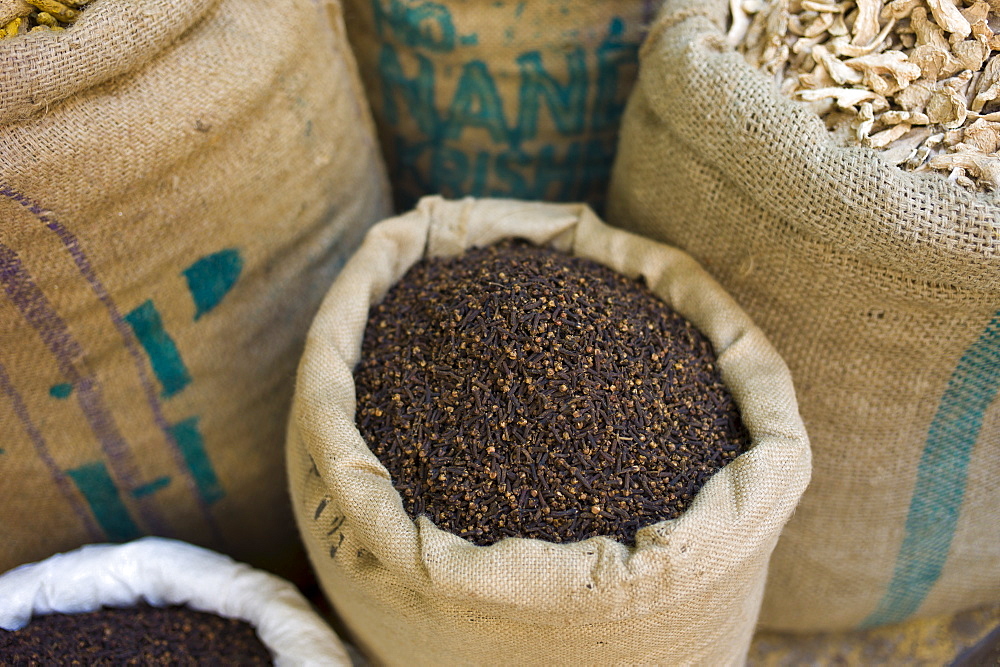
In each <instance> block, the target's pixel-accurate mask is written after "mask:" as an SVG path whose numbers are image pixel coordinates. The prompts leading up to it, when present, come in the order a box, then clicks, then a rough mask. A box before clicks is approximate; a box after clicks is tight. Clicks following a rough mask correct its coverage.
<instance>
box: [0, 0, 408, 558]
mask: <svg viewBox="0 0 1000 667" xmlns="http://www.w3.org/2000/svg"><path fill="white" fill-rule="evenodd" d="M262 26H266V28H263V27H262ZM343 33H344V27H343V24H342V19H341V17H340V15H339V5H337V4H336V3H333V2H311V1H309V0H279V1H277V2H271V1H267V0H250V1H249V2H243V1H240V2H234V1H230V0H211V1H209V0H197V1H196V0H165V1H163V2H138V1H134V0H95V1H94V2H93V3H91V4H89V5H87V7H86V8H85V9H84V10H83V11H82V13H81V17H80V19H79V21H77V22H76V23H75V24H74V25H73V26H71V27H70V28H68V29H67V30H66V31H64V32H33V33H30V34H27V35H22V36H19V37H17V38H12V39H6V40H0V265H2V268H0V285H2V287H3V288H4V291H3V292H0V425H2V428H0V466H2V469H3V470H2V478H3V479H2V481H0V517H2V518H0V534H2V535H3V540H2V544H0V571H2V570H6V569H8V568H10V567H13V566H15V565H18V564H20V563H24V562H27V561H33V560H39V559H41V558H45V557H48V556H50V555H51V554H53V553H55V552H56V551H64V550H67V549H71V548H74V547H76V546H79V545H80V544H84V543H89V542H104V541H116V542H117V541H125V540H129V539H132V538H136V537H139V536H141V535H145V534H156V535H161V536H169V537H175V538H180V539H183V540H186V541H190V542H193V543H197V544H199V545H202V546H207V547H210V548H213V549H216V550H219V551H225V552H227V553H230V554H232V555H234V556H236V557H237V558H238V559H239V560H243V561H246V562H250V563H253V564H255V565H257V566H259V567H266V568H268V569H272V570H277V571H279V572H281V573H283V574H285V575H286V576H289V577H299V576H302V575H303V574H304V572H306V571H307V568H308V564H307V563H306V559H305V557H304V554H303V553H302V549H301V547H300V546H298V543H297V540H296V534H295V528H294V520H293V518H292V513H291V506H290V502H289V500H288V497H287V493H286V490H285V479H284V475H283V474H282V465H283V451H284V449H283V444H284V430H285V424H286V423H287V411H288V408H289V406H290V403H291V395H292V384H293V378H294V372H295V366H296V363H297V362H298V359H299V358H300V356H301V348H302V345H303V343H304V340H305V334H306V331H307V329H308V326H309V323H310V322H311V320H312V317H313V315H314V314H315V310H316V308H317V307H318V306H319V302H320V300H321V298H322V296H323V294H325V292H326V288H327V287H328V285H329V283H330V282H332V280H333V277H334V276H335V275H336V272H337V270H338V269H339V267H340V266H342V265H343V263H344V262H345V261H346V259H347V257H348V256H349V255H350V253H351V252H352V251H353V250H354V249H355V248H356V247H357V245H358V244H359V243H360V242H361V239H362V238H363V235H364V232H365V231H367V229H368V227H369V226H370V225H371V224H372V223H374V222H376V221H377V220H379V219H382V218H384V217H385V216H386V215H388V214H389V207H390V202H389V197H388V185H387V178H386V175H385V171H384V166H383V165H382V163H381V158H380V157H379V153H378V147H377V144H376V139H375V135H374V126H373V123H372V121H371V118H370V115H369V112H368V110H367V106H366V103H365V100H364V98H363V97H362V93H361V89H360V80H359V78H358V74H357V70H356V63H355V62H354V59H353V56H352V55H351V53H350V50H349V47H348V45H347V42H346V38H345V37H344V36H343Z"/></svg>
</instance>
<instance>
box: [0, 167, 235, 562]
mask: <svg viewBox="0 0 1000 667" xmlns="http://www.w3.org/2000/svg"><path fill="white" fill-rule="evenodd" d="M0 195H3V196H6V197H8V198H10V199H11V200H13V201H15V202H17V203H18V204H20V205H21V206H23V207H24V208H26V209H27V210H29V211H31V213H32V214H34V215H35V217H36V218H37V219H38V220H39V222H41V223H42V224H44V225H45V226H46V227H47V228H48V229H49V230H51V231H52V232H54V233H55V234H56V236H58V237H59V240H60V241H61V242H62V244H63V246H65V248H66V250H67V251H68V252H69V254H70V255H71V256H72V257H73V261H74V263H75V264H76V266H77V269H78V270H79V271H80V273H81V274H82V275H83V277H84V279H85V280H86V281H87V283H88V284H89V285H90V287H91V289H92V290H93V291H94V293H95V294H96V295H97V298H98V299H99V300H100V301H101V303H102V304H103V305H104V307H105V309H107V311H108V315H109V316H110V318H111V321H112V323H113V324H114V326H115V329H117V330H118V333H119V335H120V336H121V337H122V341H123V342H124V345H125V349H126V350H128V353H129V354H130V355H131V357H132V360H133V362H134V363H135V368H136V373H137V374H138V376H139V382H140V383H141V384H142V387H143V392H144V394H145V395H146V402H147V403H148V404H149V408H150V411H151V412H152V415H153V421H154V422H155V423H156V427H157V428H158V429H159V430H160V432H161V433H162V434H163V437H164V438H165V439H166V442H167V445H168V448H169V450H170V454H171V456H172V457H173V459H174V463H175V464H176V465H177V467H178V468H180V469H181V470H187V466H186V464H185V461H184V455H183V452H181V449H180V447H179V445H178V443H177V440H176V438H175V437H174V434H173V431H172V429H171V426H170V423H169V422H168V421H167V418H166V417H165V415H164V413H163V406H162V404H161V403H160V400H159V398H158V397H157V394H156V386H155V385H154V383H153V381H152V379H151V378H150V376H149V373H148V372H147V370H146V360H145V359H144V358H143V356H142V352H141V351H140V349H139V345H138V342H137V340H136V337H135V333H134V332H133V331H132V329H131V327H129V325H128V324H127V323H126V322H125V320H124V318H123V317H122V315H121V313H120V312H119V310H118V307H117V306H116V305H115V303H114V301H113V300H112V298H111V295H110V294H109V293H108V291H107V289H106V288H105V287H104V284H103V283H102V282H101V281H100V279H99V278H98V277H97V274H96V273H95V272H94V269H93V267H92V266H91V264H90V260H88V259H87V256H86V255H85V254H84V252H83V250H82V248H81V247H80V242H79V241H78V240H77V238H76V236H74V235H73V233H72V232H70V231H69V230H68V229H66V228H65V227H64V226H63V225H61V224H60V223H59V222H58V221H57V220H55V219H54V218H53V217H52V214H51V213H50V212H49V211H47V210H46V209H44V208H42V207H41V206H39V205H38V204H36V203H35V202H33V201H31V200H30V199H29V198H28V197H26V196H24V195H22V194H21V193H19V192H17V191H15V190H12V189H11V188H9V187H7V186H5V185H3V184H0ZM186 478H187V486H188V488H189V489H190V491H191V494H192V495H193V496H194V498H195V502H196V503H197V504H198V508H199V509H200V510H201V513H202V516H203V517H204V519H205V522H206V523H207V524H208V527H209V530H210V531H211V533H212V537H213V538H214V541H215V543H216V545H217V546H218V547H219V548H224V546H225V540H224V539H223V537H222V531H221V530H220V529H219V525H218V523H217V522H216V520H215V517H214V516H213V515H212V512H211V510H210V508H209V505H208V503H207V502H206V501H205V500H204V498H202V496H201V493H200V491H199V488H198V484H197V480H196V479H195V478H194V477H193V476H192V475H191V474H188V475H186Z"/></svg>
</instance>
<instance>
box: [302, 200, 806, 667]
mask: <svg viewBox="0 0 1000 667" xmlns="http://www.w3.org/2000/svg"><path fill="white" fill-rule="evenodd" d="M508 237H522V238H526V239H528V240H529V241H531V242H533V243H535V244H539V245H545V244H547V245H551V246H552V247H555V248H557V249H560V250H562V251H566V252H570V253H572V254H574V255H578V256H582V257H588V258H591V259H594V260H596V261H598V262H601V263H603V264H606V265H608V266H610V267H611V268H613V269H615V270H617V271H620V272H622V273H624V274H626V275H629V276H633V277H638V276H643V277H644V278H645V279H646V281H647V284H648V285H649V286H650V287H651V289H652V290H653V291H654V292H655V293H657V294H658V295H659V296H661V297H662V298H663V299H664V300H666V301H667V302H668V303H669V304H671V305H672V306H673V307H674V308H675V309H676V310H677V311H678V312H680V313H681V314H683V315H685V316H686V317H688V318H689V319H690V320H691V321H692V322H693V323H694V324H695V326H697V327H698V328H699V329H701V330H702V331H703V332H704V333H705V334H706V335H707V336H708V337H709V338H710V339H711V341H712V343H713V344H714V346H715V349H716V351H717V354H718V367H719V368H720V369H721V372H722V376H723V379H724V381H725V382H726V384H727V385H728V386H729V388H730V389H731V390H732V392H733V395H734V397H735V399H736V401H737V404H738V405H739V407H740V409H741V412H742V414H743V418H744V421H745V423H746V425H747V427H748V428H749V430H750V433H751V437H752V440H753V447H752V449H751V450H750V451H748V452H747V453H745V454H743V455H742V456H740V457H739V458H737V459H736V460H735V461H734V462H732V463H730V464H729V465H728V466H727V467H725V468H723V469H722V470H721V471H720V472H718V473H717V474H716V475H715V476H714V477H712V478H711V480H710V481H709V482H708V483H707V484H706V485H705V486H704V487H703V488H702V490H701V491H700V492H699V494H698V495H697V496H696V498H695V501H694V503H693V505H692V506H691V508H690V509H689V510H688V511H687V512H686V513H685V514H684V515H683V516H682V517H680V518H678V519H675V520H672V521H665V522H661V523H657V524H654V525H653V526H649V527H646V528H643V529H642V530H640V531H639V532H638V534H637V536H636V547H635V548H634V549H629V548H627V547H625V546H624V545H622V544H620V543H618V542H615V541H613V540H611V539H609V538H603V537H598V538H592V539H589V540H584V541H582V542H577V543H570V544H553V543H549V542H544V541H541V540H532V539H505V540H502V541H500V542H499V543H497V544H495V545H492V546H489V547H480V546H475V545H473V544H472V543H470V542H467V541H466V540H463V539H461V538H459V537H456V536H454V535H452V534H450V533H447V532H444V531H441V530H439V529H437V528H436V527H435V526H434V525H433V524H432V523H431V522H430V521H429V520H428V519H427V518H425V517H420V518H418V519H417V521H416V522H415V523H414V522H413V521H411V520H410V519H409V518H408V517H407V515H406V513H405V511H404V510H403V506H402V501H401V499H400V496H399V494H398V493H397V492H396V491H395V490H394V489H393V486H392V483H391V481H390V479H389V474H388V472H387V471H386V469H385V468H384V467H383V466H382V465H381V464H380V463H379V461H378V459H377V458H376V457H375V456H374V455H373V454H372V453H371V451H370V450H369V449H368V447H367V446H366V444H365V442H364V441H363V440H362V438H361V435H360V433H359V432H358V430H357V428H356V427H355V425H354V413H355V394H354V383H353V380H352V376H351V370H352V368H354V366H355V365H356V364H357V362H358V360H359V357H360V353H361V341H362V336H363V333H364V327H365V323H366V320H367V315H368V309H369V307H370V306H371V305H372V304H374V303H377V302H378V301H380V300H381V299H382V297H383V296H384V294H385V293H386V291H387V290H388V289H389V287H390V286H391V285H392V284H393V283H394V282H396V281H397V280H399V279H400V277H402V275H403V274H404V273H405V272H406V270H407V269H408V268H409V267H410V266H412V265H413V264H414V263H416V262H417V261H418V260H420V259H421V258H422V257H425V256H428V257H437V256H452V255H455V254H459V253H461V252H462V251H463V250H464V249H465V248H468V247H472V246H483V245H489V244H491V243H494V242H496V241H498V240H500V239H503V238H508ZM298 377H299V379H298V384H297V389H296V398H295V403H294V406H293V411H292V418H291V421H290V425H289V438H288V457H289V475H290V485H291V490H292V497H293V503H294V505H295V508H296V516H297V518H298V521H299V528H300V530H301V532H302V535H303V537H304V539H305V542H306V545H307V548H308V550H309V553H310V557H311V559H312V562H313V565H314V567H315V570H316V572H317V574H318V576H319V580H320V582H321V583H322V585H323V589H324V591H325V592H326V594H327V595H328V596H329V598H330V599H331V601H332V602H333V604H334V606H335V607H336V609H337V611H338V612H339V614H340V615H341V617H342V618H343V619H344V620H345V622H346V623H347V625H348V626H349V627H350V629H351V631H352V632H353V633H354V636H355V638H356V639H357V640H358V642H359V643H360V644H361V646H362V647H364V649H365V650H366V651H368V652H369V654H370V655H371V656H372V657H373V658H375V659H376V660H378V661H380V662H385V663H390V664H418V663H419V664H441V663H444V664H613V663H647V664H705V665H723V664H739V663H740V662H741V661H742V660H743V659H744V657H745V654H746V650H747V647H748V645H749V641H750V638H751V635H752V632H753V628H754V623H755V620H756V617H757V610H758V607H759V603H760V595H761V592H762V590H763V585H764V579H765V577H766V572H767V563H768V557H769V555H770V553H771V551H772V549H773V547H774V544H775V541H776V540H777V538H778V533H779V532H780V531H781V527H782V526H783V525H784V523H785V521H786V520H787V519H788V517H789V515H790V513H791V512H792V510H793V508H794V507H795V504H796V502H797V500H798V498H799V496H800V495H801V493H802V491H803V489H804V488H805V486H806V484H807V483H808V479H809V471H810V454H809V445H808V440H807V437H806V434H805V431H804V429H803V427H802V423H801V420H800V417H799V415H798V411H797V408H796V403H795V397H794V389H793V387H792V384H791V381H790V378H789V375H788V372H787V369H786V368H785V366H784V364H783V362H782V361H781V359H780V358H779V357H778V355H777V354H776V353H775V352H774V350H773V349H772V347H771V346H770V344H769V343H768V342H767V340H766V339H765V337H764V336H763V335H762V334H761V332H760V331H759V330H758V329H757V328H756V327H755V326H754V325H753V323H752V322H751V321H750V319H749V318H748V317H747V316H746V315H745V314H744V313H743V312H742V311H740V309H739V308H738V307H737V306H736V305H735V303H734V302H733V301H732V300H731V299H730V298H729V296H728V295H726V293H725V292H724V291H723V290H722V289H721V288H720V287H719V286H718V285H717V284H716V283H715V282H714V281H713V280H712V279H711V278H709V277H708V275H707V274H706V273H705V272H704V271H703V270H702V269H701V268H700V267H699V266H698V265H697V263H695V262H694V261H693V260H692V259H691V258H690V257H688V256H687V255H685V254H684V253H682V252H680V251H678V250H676V249H674V248H670V247H667V246H665V245H661V244H657V243H649V242H648V241H646V240H644V239H641V238H639V237H637V236H634V235H632V234H628V233H626V232H623V231H620V230H616V229H613V228H611V227H609V226H607V225H605V224H604V223H602V222H601V221H600V220H598V219H597V217H596V216H595V215H594V214H593V213H592V212H591V211H590V209H589V208H586V207H585V206H582V205H557V204H542V203H524V202H518V201H512V200H474V199H466V200H460V201H445V200H443V199H441V198H438V197H430V198H425V199H424V200H422V201H421V203H420V205H419V207H418V208H417V209H416V210H415V211H412V212H410V213H407V214H406V215H403V216H401V217H398V218H394V219H391V220H387V221H385V222H382V223H380V224H378V225H377V226H376V227H374V228H373V229H372V230H371V232H370V233H369V234H368V236H367V237H366V239H365V242H364V244H363V245H362V247H361V248H360V249H359V250H358V252H357V253H356V254H355V255H354V257H353V258H352V259H351V261H350V262H349V263H348V264H347V266H346V267H345V268H344V271H343V272H342V273H341V274H340V276H339V277H338V279H337V280H336V282H335V283H334V285H333V287H332V288H331V290H330V292H329V293H328V295H327V297H326V299H325V300H324V302H323V305H322V307H321V308H320V312H319V314H318V315H317V317H316V320H315V322H314V323H313V327H312V329H311V330H310V334H309V339H308V342H307V345H306V351H305V354H304V356H303V359H302V363H301V365H300V368H299V376H298Z"/></svg>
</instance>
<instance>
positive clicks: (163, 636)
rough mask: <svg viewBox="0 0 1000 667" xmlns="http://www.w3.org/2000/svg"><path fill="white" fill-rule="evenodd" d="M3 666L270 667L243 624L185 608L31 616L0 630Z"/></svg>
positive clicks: (248, 627)
mask: <svg viewBox="0 0 1000 667" xmlns="http://www.w3.org/2000/svg"><path fill="white" fill-rule="evenodd" d="M0 664H4V665H69V664H74V665H80V664H84V665H213V664H214V665H218V664H232V665H270V664H273V661H272V660H271V654H270V652H269V651H268V650H267V647H265V646H264V644H262V643H261V641H260V639H258V637H257V634H256V633H255V632H254V629H253V627H252V626H251V625H250V624H249V623H246V622H244V621H239V620H235V619H230V618H223V617H221V616H217V615H215V614H211V613H207V612H201V611H195V610H193V609H189V608H188V607H178V606H174V607H153V606H150V605H147V604H142V605H137V606H135V607H130V608H126V609H111V608H105V609H100V610H98V611H92V612H88V613H81V614H49V615H45V616H37V617H35V618H33V619H32V620H31V623H29V624H28V625H27V626H25V627H24V628H22V629H20V630H15V631H5V630H0Z"/></svg>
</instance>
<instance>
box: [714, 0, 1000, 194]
mask: <svg viewBox="0 0 1000 667" xmlns="http://www.w3.org/2000/svg"><path fill="white" fill-rule="evenodd" d="M730 7H731V10H732V23H731V26H730V30H729V35H728V39H729V42H730V44H732V45H733V46H734V47H736V48H737V49H738V50H739V51H740V52H741V53H742V54H743V55H744V57H745V58H746V59H747V61H748V62H749V63H750V64H751V65H753V66H754V67H757V68H758V69H760V70H761V71H763V72H765V73H767V74H768V75H771V76H773V77H774V79H775V83H776V85H777V86H778V88H779V89H780V91H781V92H782V93H783V94H784V95H786V96H788V97H791V98H792V99H795V100H799V101H801V102H802V103H803V104H806V105H808V106H809V107H811V108H812V109H813V110H814V111H816V112H817V113H818V114H819V115H820V117H821V118H822V119H823V120H824V122H825V123H826V126H827V128H829V129H830V131H831V132H832V133H833V134H834V135H835V136H836V137H837V138H839V139H840V140H841V141H842V142H843V143H845V144H854V145H857V144H860V145H862V146H868V147H871V148H875V149H879V150H881V151H882V156H883V157H884V158H885V159H886V160H888V161H889V162H891V163H892V164H895V165H898V166H899V167H900V168H902V169H905V170H907V171H917V172H919V171H928V170H933V171H938V172H942V173H945V174H947V175H948V178H949V179H950V180H952V181H953V182H955V183H957V184H959V185H961V186H963V187H966V188H968V189H970V190H975V191H982V192H991V191H993V190H996V189H1000V58H998V57H997V55H998V54H997V53H995V51H997V50H1000V34H998V33H1000V0H988V1H987V0H841V1H839V2H838V1H836V0H730Z"/></svg>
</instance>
